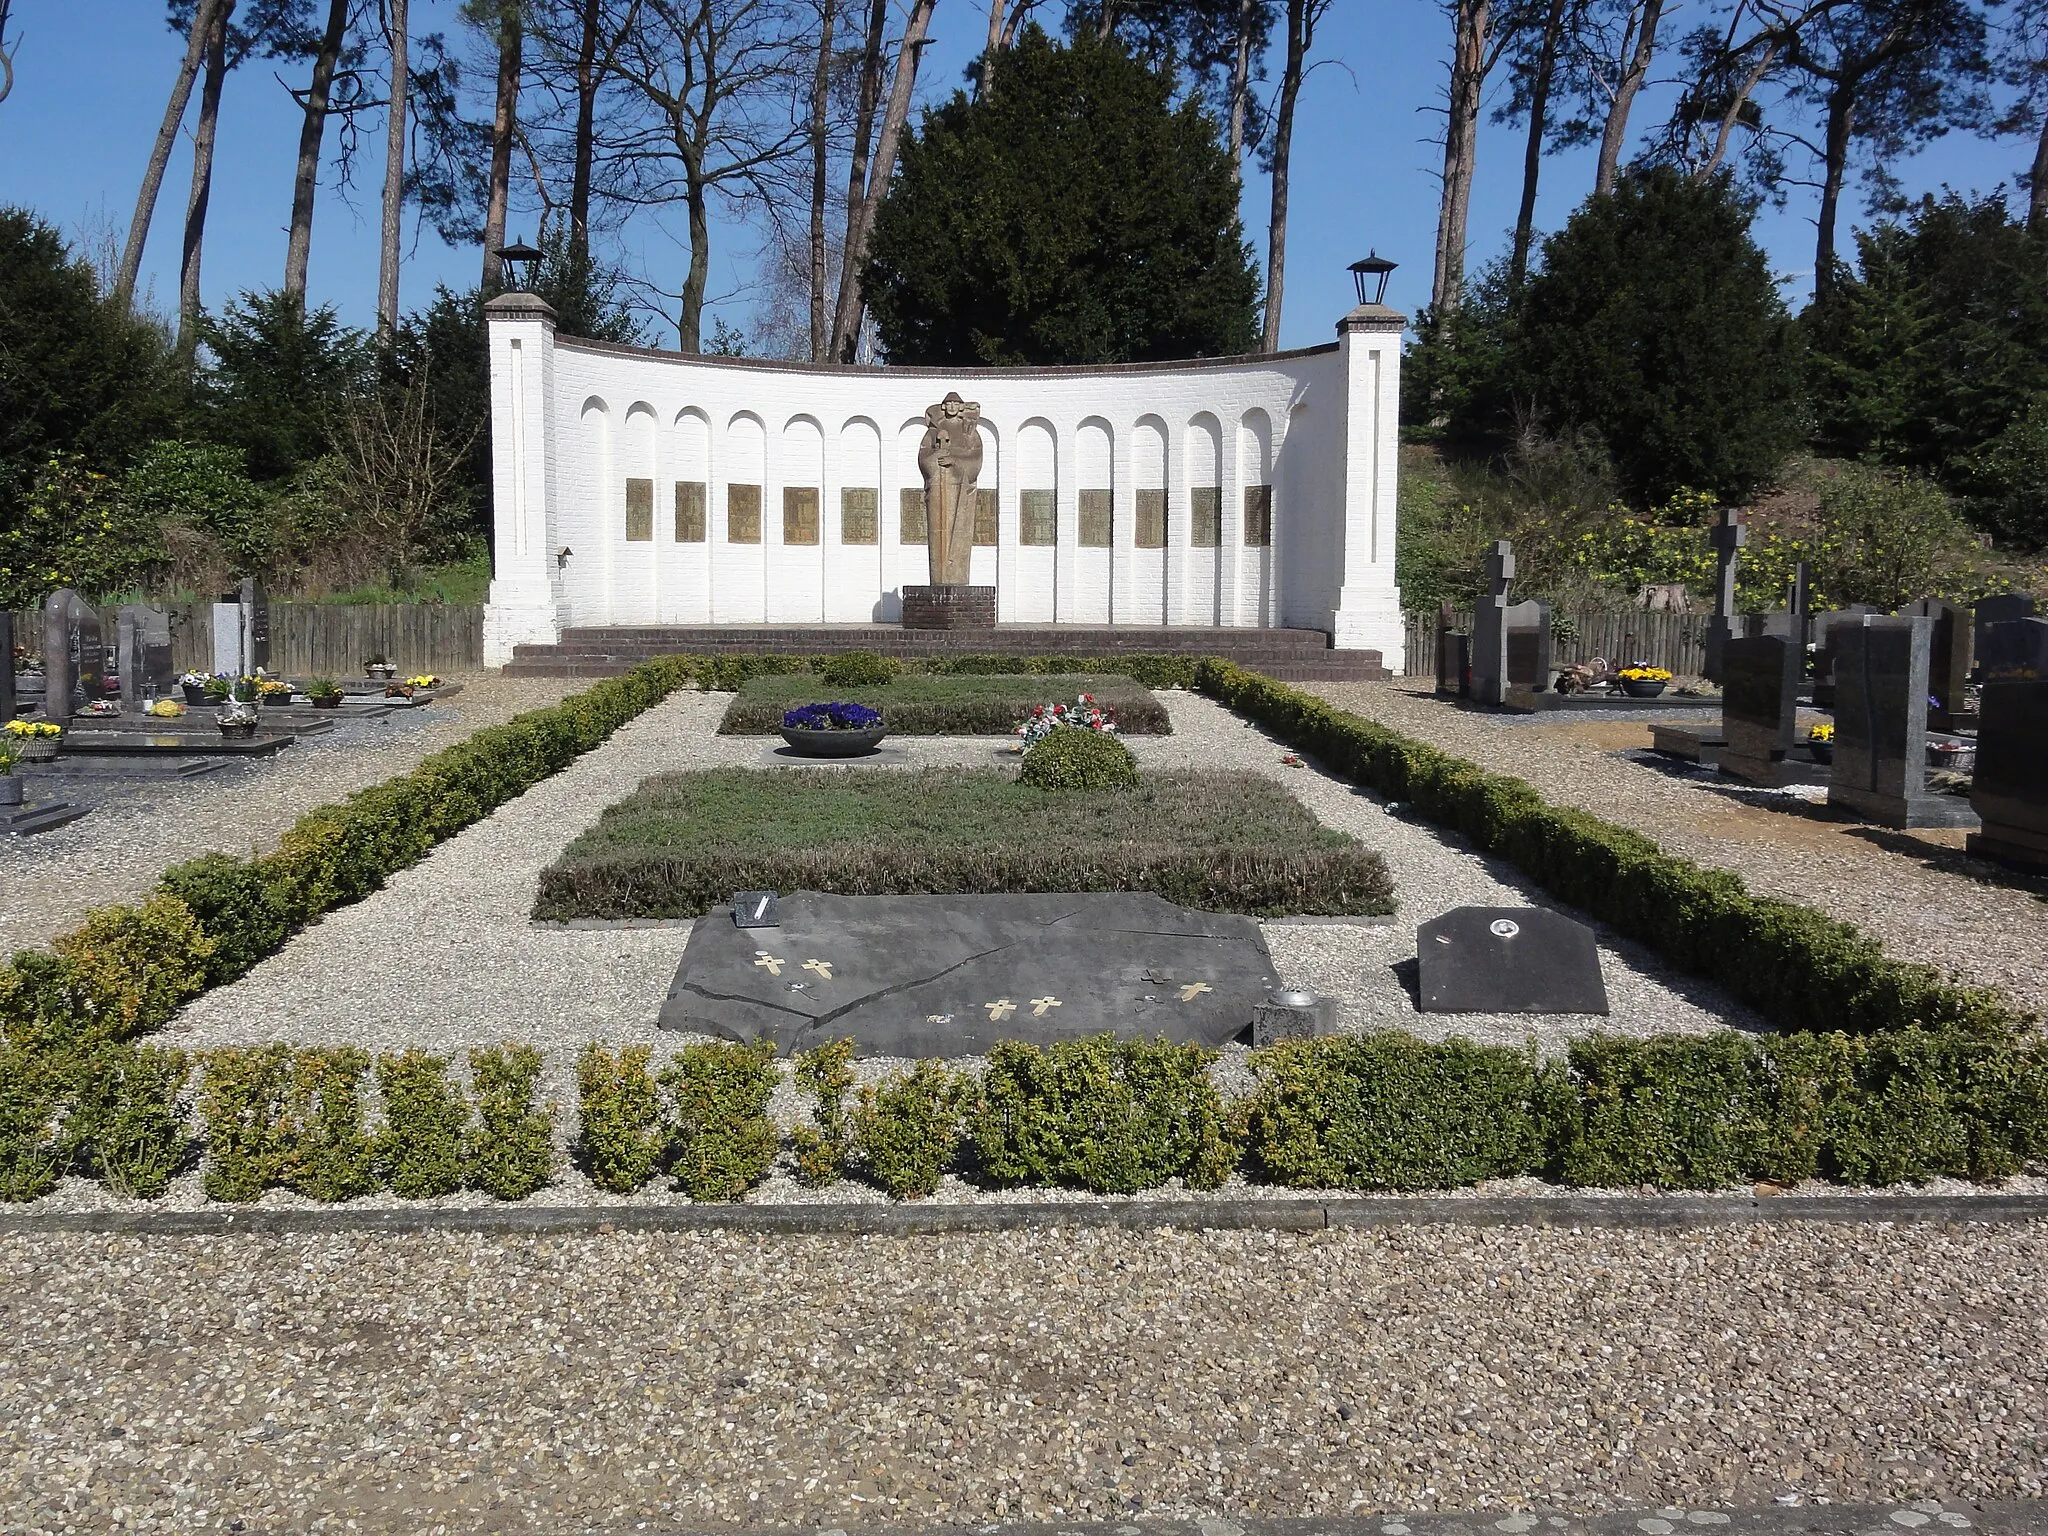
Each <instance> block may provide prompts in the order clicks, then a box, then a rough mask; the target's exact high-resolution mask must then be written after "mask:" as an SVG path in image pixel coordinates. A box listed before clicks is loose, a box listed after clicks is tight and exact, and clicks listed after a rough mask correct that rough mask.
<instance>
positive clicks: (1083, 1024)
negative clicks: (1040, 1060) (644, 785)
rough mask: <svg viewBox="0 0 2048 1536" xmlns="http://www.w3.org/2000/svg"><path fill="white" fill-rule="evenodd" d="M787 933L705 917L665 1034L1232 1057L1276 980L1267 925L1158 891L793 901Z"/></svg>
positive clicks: (973, 1051)
mask: <svg viewBox="0 0 2048 1536" xmlns="http://www.w3.org/2000/svg"><path fill="white" fill-rule="evenodd" d="M779 905H780V912H781V917H782V922H781V925H780V926H779V927H777V928H772V929H770V928H752V929H743V928H739V927H736V926H735V925H734V923H733V921H732V915H731V913H730V912H727V911H722V910H721V911H718V912H714V913H711V914H709V915H707V916H705V917H701V918H699V919H698V920H697V923H696V926H695V927H694V928H693V929H692V930H691V932H690V943H689V948H688V950H687V951H686V952H685V953H684V956H683V963H682V966H681V968H680V969H679V970H678V971H677V972H676V978H675V982H674V984H673V985H672V986H671V987H670V988H669V994H668V999H667V1001H666V1002H665V1003H663V1005H662V1010H661V1019H660V1023H661V1027H662V1028H663V1029H668V1030H681V1031H690V1032H697V1033H702V1034H711V1035H718V1036H720V1037H722V1038H724V1039H728V1040H743V1041H751V1040H762V1039H772V1040H774V1041H775V1043H776V1045H777V1046H778V1048H780V1049H782V1050H784V1051H793V1050H807V1049H809V1048H810V1047H811V1046H814V1045H818V1044H820V1043H823V1042H825V1041H829V1040H838V1039H851V1040H853V1041H854V1042H855V1048H856V1050H857V1051H858V1052H859V1053H860V1054H862V1055H868V1056H914V1057H925V1056H979V1055H984V1054H986V1053H987V1051H988V1049H989V1047H990V1046H992V1045H994V1044H995V1043H996V1042H998V1041H1001V1040H1024V1041H1035V1042H1039V1043H1049V1042H1052V1041H1057V1040H1072V1039H1078V1038H1081V1037H1084V1036H1088V1035H1099V1034H1103V1033H1110V1034H1115V1035H1119V1036H1122V1037H1124V1038H1126V1039H1150V1038H1152V1037H1154V1036H1156V1035H1165V1036H1166V1037H1167V1038H1168V1039H1170V1040H1181V1041H1193V1042H1198V1043H1201V1044H1205V1045H1222V1044H1224V1043H1226V1042H1228V1041H1230V1040H1234V1039H1236V1038H1237V1036H1238V1035H1239V1034H1241V1033H1242V1032H1243V1031H1244V1030H1246V1029H1247V1028H1249V1027H1250V1025H1251V1022H1252V1012H1253V1010H1254V1008H1256V1007H1257V1005H1258V1004H1259V1003H1261V1002H1262V1001H1264V1000H1265V998H1266V994H1267V993H1268V992H1269V991H1270V990H1271V989H1272V988H1273V986H1274V985H1275V984H1276V978H1275V976H1274V973H1273V964H1272V959H1271V957H1270V956H1269V955H1268V954H1267V952H1266V945H1265V940H1264V938H1263V937H1262V936H1261V934H1260V932H1259V925H1258V923H1257V922H1255V921H1254V920H1253V919H1251V918H1249V917H1242V916H1237V915H1233V914H1227V913H1215V912H1192V911H1188V910H1186V909H1184V908H1181V907H1176V906H1174V905H1173V904H1172V903H1171V902H1168V901H1164V900H1162V899H1161V898H1159V897H1157V896H1150V895H1144V894H1139V893H1113V894H1100V895H1081V896H1056V895H1030V896H828V895H821V894H819V893H817V892H814V891H796V892H791V893H787V894H785V895H784V896H783V897H782V900H781V902H780V904H779Z"/></svg>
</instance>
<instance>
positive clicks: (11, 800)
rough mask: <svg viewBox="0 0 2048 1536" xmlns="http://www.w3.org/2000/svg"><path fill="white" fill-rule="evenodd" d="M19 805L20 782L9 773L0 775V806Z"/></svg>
mask: <svg viewBox="0 0 2048 1536" xmlns="http://www.w3.org/2000/svg"><path fill="white" fill-rule="evenodd" d="M19 804H21V780H19V779H17V778H16V777H15V776H14V775H13V774H11V773H0V805H19Z"/></svg>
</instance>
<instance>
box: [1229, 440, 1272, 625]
mask: <svg viewBox="0 0 2048 1536" xmlns="http://www.w3.org/2000/svg"><path fill="white" fill-rule="evenodd" d="M1237 481H1238V488H1239V489H1238V518H1237V528H1238V531H1237V533H1236V534H1235V535H1233V536H1232V537H1234V539H1235V541H1236V543H1237V544H1238V546H1239V553H1238V561H1239V564H1238V577H1237V622H1238V623H1240V624H1246V625H1252V626H1259V627H1263V626H1265V625H1269V624H1272V623H1274V622H1275V620H1276V617H1277V614H1276V611H1275V608H1274V602H1275V596H1276V594H1275V591H1274V574H1275V571H1274V565H1273V542H1274V532H1273V523H1274V505H1273V418H1272V417H1270V416H1268V415H1267V414H1266V413H1265V412H1264V411H1263V410H1260V409H1259V408H1258V407H1257V406H1254V407H1252V409H1250V410H1248V411H1246V412H1245V413H1244V415H1243V416H1242V417H1240V418H1239V420H1238V424H1237ZM1227 521H1228V520H1227V519H1226V522H1227Z"/></svg>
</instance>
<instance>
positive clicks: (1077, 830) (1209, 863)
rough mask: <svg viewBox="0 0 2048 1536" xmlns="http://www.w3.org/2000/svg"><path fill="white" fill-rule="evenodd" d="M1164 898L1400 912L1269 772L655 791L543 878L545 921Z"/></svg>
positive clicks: (798, 778)
mask: <svg viewBox="0 0 2048 1536" xmlns="http://www.w3.org/2000/svg"><path fill="white" fill-rule="evenodd" d="M748 890H759V891H784V892H788V891H821V892H829V893H833V894H838V895H847V896H904V895H948V894H951V895H963V896H964V895H994V894H1004V893H1030V892H1091V891H1104V892H1107V891H1150V892H1152V893H1153V894H1155V895H1158V896H1161V897H1164V898H1165V899H1166V900H1168V901H1170V902H1173V903H1175V904H1177V905H1180V906H1185V907H1193V908H1198V909H1201V910H1204V911H1211V912H1245V913H1250V914H1254V915H1259V916H1279V915H1285V914H1292V913H1320V914H1325V915H1333V916H1342V915H1379V914H1384V913H1387V912H1391V911H1392V910H1393V881H1392V878H1391V876H1389V874H1388V873H1387V868H1386V864H1385V862H1384V861H1383V860H1382V859H1381V858H1380V856H1379V855H1378V854H1377V853H1375V852H1373V851H1372V850H1370V849H1368V848H1366V847H1364V846H1363V845H1361V844H1360V843H1359V842H1358V840H1357V839H1355V838H1353V837H1351V836H1349V835H1348V834H1346V833H1342V832H1336V831H1332V830H1330V829H1328V828H1326V827H1323V826H1321V825H1320V824H1319V823H1318V822H1317V821H1316V819H1315V817H1314V815H1313V814H1311V813H1310V812H1309V810H1308V809H1307V808H1306V807H1305V806H1303V805H1302V804H1301V802H1300V801H1298V800H1296V799H1295V798H1294V797H1293V796H1292V795H1290V794H1289V793H1288V792H1287V791H1286V790H1285V789H1284V788H1283V787H1282V786H1280V785H1278V784H1276V783H1274V782H1273V781H1272V780H1271V779H1268V778H1266V777H1265V776H1264V775H1262V774H1255V773H1155V774H1148V775H1147V776H1146V778H1145V780H1144V782H1143V783H1141V784H1139V785H1137V786H1135V787H1132V788H1121V789H1087V790H1057V791H1047V790H1040V789H1034V788H1032V787H1031V786H1029V785H1025V784H1020V783H1018V782H1017V781H1016V779H1015V778H1014V777H1013V776H1012V775H1011V774H1009V773H1006V772H1002V771H1000V770H997V769H978V770H960V769H949V768H933V769H926V770H923V771H921V772H916V773H911V772H904V771H900V770H887V769H883V770H875V769H852V768H825V769H796V768H792V769H786V770H782V771H778V772H776V773H772V774H770V773H763V772H759V771H754V770H748V769H744V768H724V769H712V770H706V771H701V772H695V773H681V774H667V775H663V776H661V777H658V778H652V779H649V780H647V781H646V782H645V783H643V784H642V785H641V786H640V788H639V789H638V790H637V791H635V792H634V793H633V794H632V795H629V796H628V797H627V798H626V799H624V800H622V801H620V802H619V803H618V804H617V805H614V806H611V807H609V808H607V809H606V811H605V812H604V814H603V816H602V817H600V818H599V820H598V822H597V824H596V825H595V826H593V827H592V828H590V829H589V830H588V831H587V832H585V833H584V834H583V835H582V836H581V837H579V838H577V839H576V841H575V842H573V843H572V844H570V846H569V847H568V849H567V850H566V851H565V852H564V853H563V854H562V856H561V858H559V859H558V860H556V862H555V863H554V864H553V865H551V866H550V867H549V868H547V869H546V870H544V871H542V873H541V878H540V882H539V891H538V894H537V897H536V900H535V904H534V916H535V917H536V918H539V919H542V920H564V919H577V918H609V919H618V918H648V917H695V916H698V915H700V914H702V913H705V912H708V911H710V910H711V909H712V908H713V907H715V906H717V905H719V904H721V903H723V902H725V901H726V900H727V899H728V898H729V897H730V896H731V895H732V893H733V892H735V891H748Z"/></svg>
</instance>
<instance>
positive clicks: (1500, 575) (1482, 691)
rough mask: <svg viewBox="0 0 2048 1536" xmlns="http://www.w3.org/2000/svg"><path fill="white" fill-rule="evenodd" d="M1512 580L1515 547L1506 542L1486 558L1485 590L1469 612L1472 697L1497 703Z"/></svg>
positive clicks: (1503, 681) (1504, 675) (1503, 684)
mask: <svg viewBox="0 0 2048 1536" xmlns="http://www.w3.org/2000/svg"><path fill="white" fill-rule="evenodd" d="M1514 579H1515V546H1514V545H1513V544H1511V543H1509V542H1508V541H1507V540H1506V539H1502V540H1500V541H1499V542H1498V543H1496V544H1495V545H1494V546H1493V553H1492V554H1490V555H1488V556H1487V557H1486V590H1485V591H1484V592H1482V593H1480V594H1479V601H1478V602H1477V603H1475V604H1473V611H1472V697H1473V698H1475V699H1477V700H1478V701H1479V702H1480V703H1482V704H1498V703H1500V702H1501V701H1502V700H1503V699H1504V698H1506V696H1507V686H1508V629H1507V610H1508V584H1509V583H1510V582H1512V581H1513V580H1514Z"/></svg>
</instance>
